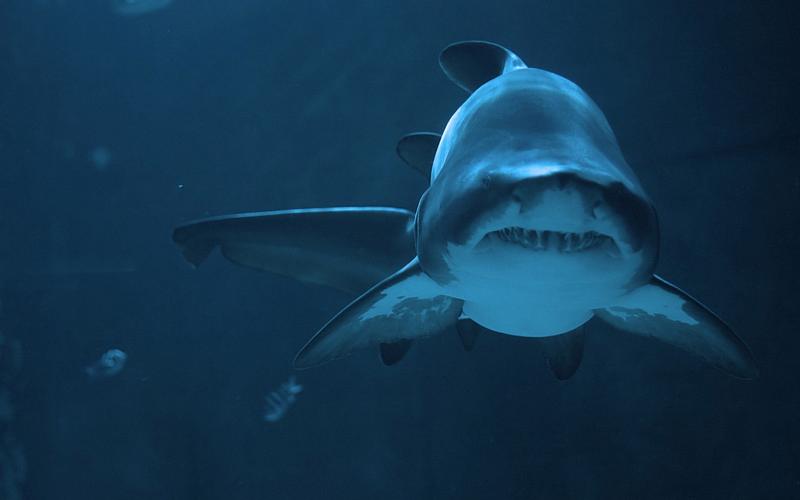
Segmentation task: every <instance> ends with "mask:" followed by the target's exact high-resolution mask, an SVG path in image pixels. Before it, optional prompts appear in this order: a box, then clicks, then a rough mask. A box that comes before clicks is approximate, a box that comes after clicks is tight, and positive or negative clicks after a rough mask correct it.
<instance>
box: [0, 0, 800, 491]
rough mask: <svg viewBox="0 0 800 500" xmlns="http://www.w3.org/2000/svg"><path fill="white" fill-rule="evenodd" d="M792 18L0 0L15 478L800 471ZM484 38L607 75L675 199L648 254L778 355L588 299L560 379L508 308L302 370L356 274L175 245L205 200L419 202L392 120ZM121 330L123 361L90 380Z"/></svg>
mask: <svg viewBox="0 0 800 500" xmlns="http://www.w3.org/2000/svg"><path fill="white" fill-rule="evenodd" d="M126 4H127V5H126ZM133 4H137V5H133ZM134 7H136V8H134ZM126 9H127V10H126ZM137 9H138V10H137ZM798 21H800V18H799V17H798V16H797V13H796V11H795V9H794V8H793V3H791V2H770V1H767V2H753V1H738V0H727V1H719V0H712V1H707V2H694V1H672V2H666V1H665V2H644V1H636V0H618V1H603V2H588V1H586V2H580V1H558V2H556V1H531V0H528V1H498V2H489V1H486V0H483V1H476V0H465V1H454V0H453V1H442V2H435V1H422V0H403V1H394V2H389V1H375V0H369V1H367V0H354V1H339V2H333V1H322V0H319V1H308V2H305V1H287V0H230V1H222V0H174V1H172V2H169V1H163V0H162V1H159V0H141V1H140V2H135V1H127V2H126V1H124V0H120V1H110V0H109V1H107V0H102V1H101V0H80V1H79V0H0V209H1V211H0V235H2V245H0V303H1V304H2V309H1V310H0V499H2V500H17V499H30V500H40V499H44V500H51V499H81V500H89V499H142V498H148V499H221V498H225V499H267V498H270V499H273V498H275V499H284V498H285V499H307V498H314V499H316V498H326V499H328V498H329V499H374V498H382V499H411V498H453V499H539V498H543V499H547V498H576V499H594V498H597V499H605V498H615V499H616V498H703V499H704V498H725V499H731V498H741V499H751V498H773V499H775V498H798V497H800V429H799V428H800V385H799V383H800V376H799V375H798V366H799V365H798V358H799V357H800V351H799V348H800V337H798V335H797V334H798V326H800V307H798V304H799V303H800V293H798V278H800V273H798V265H797V259H798V253H799V251H800V244H799V243H800V236H799V235H798V234H799V232H798V228H799V227H800V171H798V159H799V158H800V139H799V137H800V136H799V135H798V133H799V132H800V126H799V125H798V116H800V100H799V99H798V88H800V70H799V69H798V64H797V61H798V60H800V54H798V52H799V51H798V33H797V26H798ZM465 39H486V40H491V41H494V42H498V43H501V44H503V45H505V46H506V47H508V48H510V49H511V50H513V51H514V52H516V53H517V54H519V55H520V56H521V57H522V58H523V59H524V60H525V61H526V62H527V63H528V65H530V66H533V67H539V68H543V69H547V70H550V71H554V72H556V73H558V74H561V75H563V76H565V77H567V78H569V79H571V80H573V81H574V82H576V83H578V84H579V85H580V86H581V87H583V89H584V90H586V91H587V92H588V94H589V95H590V96H592V98H593V99H594V100H595V101H596V102H597V103H598V105H599V106H600V108H601V109H602V110H603V111H604V112H605V114H606V116H607V117H608V119H609V122H610V123H611V126H612V128H613V129H614V131H615V132H616V134H617V137H618V139H619V142H620V146H621V148H622V151H623V152H624V154H625V156H626V158H627V160H628V163H629V164H630V165H631V166H632V167H633V169H634V170H635V171H636V172H637V174H638V176H639V178H640V179H641V181H642V184H643V185H644V187H645V189H646V190H647V191H648V192H649V194H650V195H651V197H652V199H653V201H654V203H655V206H656V207H657V209H658V210H659V219H660V224H661V231H662V244H661V257H660V263H659V266H658V269H657V271H658V272H659V273H660V274H661V275H663V276H665V277H666V278H667V279H670V280H673V281H675V282H676V283H679V284H681V286H682V287H683V288H685V289H686V290H687V291H689V292H690V293H692V294H693V295H695V296H696V297H698V298H699V299H701V300H702V301H703V302H704V303H705V304H707V305H708V306H709V307H710V308H711V309H712V310H714V311H716V312H717V313H718V314H719V315H720V316H721V317H723V318H725V320H726V321H727V322H728V323H729V324H730V325H731V326H732V327H733V328H734V330H735V331H736V332H737V333H738V334H739V335H740V336H741V337H742V339H743V340H744V341H745V342H747V344H748V345H749V346H750V348H751V349H752V351H753V354H754V356H755V358H756V360H757V362H758V364H759V367H760V370H761V376H760V378H759V379H758V380H755V381H742V380H737V379H734V378H732V377H728V376H726V375H725V374H723V373H722V372H720V371H718V370H715V369H714V368H711V367H709V366H708V365H706V364H705V363H703V362H702V361H699V360H697V359H695V358H693V357H691V356H688V355H686V354H684V353H682V352H680V351H678V350H676V349H673V348H668V347H664V346H662V345H660V344H658V343H656V342H651V341H648V340H646V339H642V338H637V337H634V336H632V335H629V334H625V333H621V332H617V331H614V330H612V329H611V328H608V327H604V326H603V325H601V324H599V323H597V322H596V323H594V324H593V327H592V330H591V331H590V333H589V335H588V336H587V339H586V340H587V343H586V348H585V355H584V359H583V363H582V366H581V367H580V369H579V371H578V372H577V374H576V375H575V376H574V377H573V378H572V379H570V380H567V381H564V382H559V381H557V380H555V378H554V377H553V376H552V375H551V374H550V373H549V370H548V369H547V366H546V364H545V362H544V361H543V359H542V356H541V354H540V352H539V351H538V350H537V349H536V348H535V347H533V346H530V345H528V344H527V343H526V342H525V339H523V338H514V337H510V336H485V337H481V338H479V339H478V342H477V345H476V348H475V349H474V350H473V351H472V352H469V353H466V352H463V349H462V348H461V346H460V344H459V342H458V339H457V338H456V337H455V336H438V337H434V338H431V339H428V340H426V341H424V342H420V343H418V344H417V345H415V347H414V348H413V349H412V350H411V351H410V352H409V354H408V356H407V357H406V359H404V360H403V362H401V363H400V364H398V365H397V366H393V367H390V368H389V367H384V366H382V364H381V362H380V360H379V359H378V356H377V353H376V352H371V351H362V352H358V353H356V354H354V355H353V356H351V357H348V358H346V359H343V360H339V361H337V362H332V363H328V364H325V365H323V366H320V367H318V368H315V369H311V370H305V371H300V372H296V373H295V372H294V371H293V370H292V367H291V362H292V359H293V357H294V355H295V353H296V352H297V350H298V349H299V348H300V347H301V346H302V345H303V344H304V343H305V341H306V340H307V339H308V338H309V337H310V336H311V335H312V334H313V333H314V332H315V331H316V330H317V329H318V328H319V327H320V326H321V325H322V324H324V322H325V321H327V319H328V318H330V317H331V316H332V315H333V314H335V313H336V312H337V311H338V310H339V309H340V308H341V307H343V306H344V305H345V304H347V303H348V302H349V301H350V300H351V299H352V297H351V296H349V295H347V294H344V293H342V292H337V291H334V290H329V289H326V288H321V287H313V286H310V285H304V284H300V283H298V282H295V281H293V280H291V279H288V278H283V277H280V276H274V275H270V274H266V273H258V272H254V271H251V270H248V269H243V268H240V267H237V266H234V265H231V264H230V263H229V262H227V261H225V260H224V259H223V258H222V257H221V256H220V255H219V254H218V253H216V252H215V253H214V254H213V255H212V256H211V258H209V260H208V261H207V262H206V263H204V264H203V265H202V266H201V267H200V268H199V269H197V270H194V269H192V268H191V266H189V265H188V264H187V263H186V262H185V261H184V259H183V258H182V256H181V255H180V252H179V251H178V249H177V247H176V246H175V245H174V244H173V242H172V240H171V231H172V229H173V227H175V226H176V225H178V224H181V223H184V222H186V221H188V220H191V219H194V218H198V217H203V216H207V215H218V214H226V213H233V212H241V211H256V210H271V209H283V208H294V207H316V206H320V207H326V206H336V205H382V206H398V207H405V208H409V209H414V208H415V207H416V203H417V200H418V197H419V195H420V194H421V193H422V191H423V190H424V189H425V186H426V182H425V180H424V179H423V178H422V177H421V176H419V175H418V174H417V173H416V172H414V171H413V170H411V169H410V168H408V167H407V166H406V165H404V164H403V163H402V162H401V161H400V160H399V159H398V158H397V157H396V155H395V151H394V149H395V144H396V142H397V140H398V139H399V138H400V137H401V136H403V135H404V134H406V133H409V132H413V131H418V130H430V131H441V130H442V128H443V127H444V125H445V123H446V122H447V120H448V118H449V117H450V115H451V114H452V113H453V112H454V111H455V110H456V108H457V107H458V106H459V105H460V104H461V103H462V102H463V101H464V99H465V98H466V94H465V93H464V92H463V91H462V90H460V89H459V88H457V87H456V86H455V85H453V84H452V83H451V82H449V81H448V80H447V78H446V77H445V76H444V75H443V74H442V72H441V70H440V68H439V67H438V64H437V57H438V54H439V52H440V50H441V49H442V48H443V47H445V46H446V45H447V44H449V43H451V42H455V41H459V40H465ZM109 349H119V350H121V351H123V352H124V353H125V354H126V356H127V358H126V359H123V361H124V363H125V365H124V369H122V370H121V371H120V372H119V373H116V374H113V376H108V377H100V378H98V377H90V376H88V374H87V372H86V371H85V368H86V367H90V366H92V365H93V363H96V362H97V360H98V359H99V358H100V357H101V355H103V353H104V352H106V351H108V350H109ZM90 372H91V370H90ZM293 373H294V374H295V376H296V381H297V383H298V384H300V385H302V392H299V393H297V394H294V393H293V395H294V397H295V400H294V401H293V404H292V405H291V408H289V409H288V411H286V413H285V415H282V416H281V417H280V418H276V419H275V420H271V419H269V418H266V416H265V397H266V396H267V395H268V394H270V392H271V391H276V390H278V388H279V387H280V386H281V384H283V383H286V381H287V380H289V378H290V376H291V375H292V374H293ZM289 392H291V391H289ZM287 394H288V393H287Z"/></svg>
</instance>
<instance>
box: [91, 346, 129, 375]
mask: <svg viewBox="0 0 800 500" xmlns="http://www.w3.org/2000/svg"><path fill="white" fill-rule="evenodd" d="M127 360H128V355H127V354H125V353H124V352H122V351H120V350H119V349H109V350H108V351H106V352H105V353H103V355H102V356H100V359H98V360H97V361H96V362H94V363H93V364H91V365H89V366H87V367H86V368H85V369H84V371H85V372H86V374H87V375H89V376H90V377H92V378H106V377H113V376H114V375H117V374H118V373H119V372H121V371H122V369H123V368H125V362H126V361H127Z"/></svg>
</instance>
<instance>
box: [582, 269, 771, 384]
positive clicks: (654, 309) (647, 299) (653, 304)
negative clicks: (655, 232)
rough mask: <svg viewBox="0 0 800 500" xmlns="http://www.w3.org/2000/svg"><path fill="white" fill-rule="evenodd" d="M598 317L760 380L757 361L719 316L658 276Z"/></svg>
mask: <svg viewBox="0 0 800 500" xmlns="http://www.w3.org/2000/svg"><path fill="white" fill-rule="evenodd" d="M595 314H596V316H598V317H599V318H601V319H602V320H604V321H606V322H607V323H609V324H611V325H612V326H614V327H616V328H619V329H620V330H625V331H628V332H632V333H636V334H639V335H644V336H647V337H652V338H655V339H657V340H660V341H662V342H666V343H667V344H671V345H674V346H676V347H679V348H681V349H683V350H685V351H688V352H690V353H693V354H696V355H698V356H700V357H702V358H704V359H705V360H706V361H708V362H709V363H711V364H712V365H714V366H716V367H717V368H719V369H721V370H722V371H724V372H726V373H729V374H730V375H733V376H735V377H740V378H744V379H754V378H756V377H757V376H758V368H757V367H756V364H755V361H754V360H753V355H752V354H751V353H750V350H749V349H748V348H747V346H746V345H745V344H744V342H742V340H741V339H739V337H737V336H736V335H735V334H734V333H733V331H732V330H731V329H730V327H728V325H726V324H725V323H723V322H722V320H721V319H719V318H718V317H717V316H716V315H715V314H714V313H712V312H711V311H709V310H708V309H707V308H706V307H705V306H703V305H702V304H700V302H698V301H697V300H695V299H694V298H692V297H691V296H690V295H689V294H687V293H686V292H684V291H683V290H681V289H680V288H678V287H676V286H674V285H672V284H670V283H668V282H667V281H665V280H663V279H661V278H659V277H658V276H653V278H652V280H651V281H650V283H649V284H647V285H645V286H642V287H640V288H638V289H636V290H633V291H632V292H630V293H629V294H627V295H626V296H625V297H624V298H623V299H622V301H621V302H620V303H619V304H617V305H614V306H611V307H607V308H605V309H598V310H596V311H595Z"/></svg>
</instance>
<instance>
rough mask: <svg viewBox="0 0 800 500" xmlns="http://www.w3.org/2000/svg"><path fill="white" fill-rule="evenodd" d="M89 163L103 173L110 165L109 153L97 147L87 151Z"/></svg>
mask: <svg viewBox="0 0 800 500" xmlns="http://www.w3.org/2000/svg"><path fill="white" fill-rule="evenodd" d="M89 161H90V162H91V163H92V165H93V166H94V168H96V169H97V170H100V171H103V170H105V169H106V168H108V165H109V164H110V163H111V151H109V150H108V149H107V148H104V147H103V146H97V147H96V148H93V149H92V150H91V151H89Z"/></svg>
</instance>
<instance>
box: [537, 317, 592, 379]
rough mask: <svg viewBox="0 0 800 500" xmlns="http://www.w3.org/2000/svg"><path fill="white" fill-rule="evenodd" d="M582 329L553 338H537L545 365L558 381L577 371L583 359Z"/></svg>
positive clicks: (580, 327) (581, 327)
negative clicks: (545, 360)
mask: <svg viewBox="0 0 800 500" xmlns="http://www.w3.org/2000/svg"><path fill="white" fill-rule="evenodd" d="M583 330H584V327H583V326H579V327H578V328H576V329H575V330H572V331H571V332H568V333H562V334H561V335H556V336H553V337H539V338H537V339H536V340H537V342H538V343H539V345H540V346H542V350H543V351H544V357H545V359H547V365H548V366H549V367H550V370H552V371H553V375H555V376H556V378H557V379H558V380H566V379H568V378H570V377H571V376H572V375H574V374H575V372H576V371H577V370H578V366H580V364H581V359H582V358H583V336H584V333H583Z"/></svg>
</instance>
